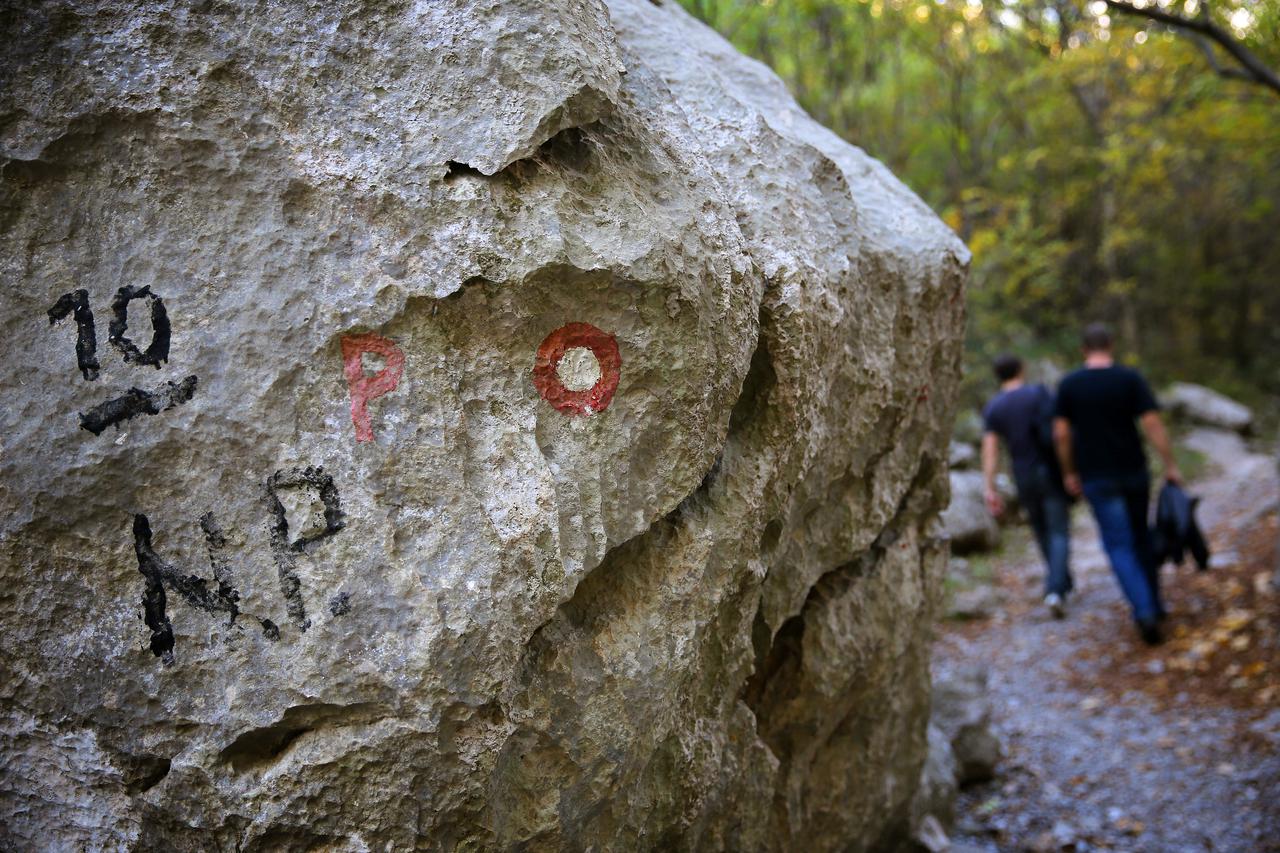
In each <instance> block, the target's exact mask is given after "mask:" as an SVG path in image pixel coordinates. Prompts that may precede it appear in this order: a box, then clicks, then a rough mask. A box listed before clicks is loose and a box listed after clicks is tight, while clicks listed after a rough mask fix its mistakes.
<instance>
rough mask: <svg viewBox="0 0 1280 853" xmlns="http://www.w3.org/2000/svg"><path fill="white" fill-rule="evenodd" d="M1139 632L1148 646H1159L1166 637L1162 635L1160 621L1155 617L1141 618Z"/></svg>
mask: <svg viewBox="0 0 1280 853" xmlns="http://www.w3.org/2000/svg"><path fill="white" fill-rule="evenodd" d="M1138 633H1139V634H1141V635H1142V642H1144V643H1146V644H1147V645H1148V646H1158V645H1160V643H1162V642H1163V641H1164V637H1162V636H1160V623H1159V622H1158V621H1156V620H1155V619H1142V620H1139V621H1138Z"/></svg>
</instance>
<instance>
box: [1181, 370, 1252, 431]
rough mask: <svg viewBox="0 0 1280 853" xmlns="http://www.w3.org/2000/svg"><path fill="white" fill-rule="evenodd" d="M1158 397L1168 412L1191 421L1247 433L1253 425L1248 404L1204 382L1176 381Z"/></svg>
mask: <svg viewBox="0 0 1280 853" xmlns="http://www.w3.org/2000/svg"><path fill="white" fill-rule="evenodd" d="M1160 399H1161V402H1162V403H1163V404H1164V406H1165V407H1166V408H1167V409H1168V410H1169V412H1170V413H1171V414H1173V415H1174V416H1176V417H1182V418H1185V419H1187V420H1189V421H1191V422H1193V423H1197V424H1203V425H1204V426H1210V427H1218V428H1219V429H1228V430H1232V431H1234V432H1238V433H1241V434H1242V435H1247V434H1248V433H1249V431H1250V430H1251V429H1252V428H1253V412H1252V411H1251V410H1250V409H1249V407H1248V406H1246V405H1244V404H1242V403H1237V402H1236V401H1235V400H1232V399H1231V398H1230V397H1227V396H1226V395H1224V394H1219V393H1218V392H1217V391H1214V390H1213V389H1212V388H1206V387H1204V386H1203V385H1194V384H1192V383H1190V382H1175V383H1173V384H1172V385H1170V386H1169V387H1168V389H1166V390H1165V392H1164V393H1163V394H1161V395H1160Z"/></svg>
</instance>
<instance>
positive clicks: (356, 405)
mask: <svg viewBox="0 0 1280 853" xmlns="http://www.w3.org/2000/svg"><path fill="white" fill-rule="evenodd" d="M367 352H371V353H373V354H374V355H380V356H382V358H383V360H384V361H385V362H386V364H385V365H383V368H382V369H381V370H379V371H378V372H377V373H373V374H366V373H365V372H364V362H363V360H362V357H363V356H364V354H365V353H367ZM342 372H343V373H345V374H346V377H347V389H348V390H349V391H350V393H351V422H352V423H353V424H355V427H356V441H357V442H360V441H373V424H372V423H371V422H370V421H369V401H370V400H375V399H377V398H378V397H381V396H382V395H383V394H386V393H387V392H388V391H394V390H395V388H396V386H397V385H399V384H400V374H401V373H403V372H404V351H403V350H401V349H400V347H398V346H396V345H395V344H394V343H393V342H392V341H391V340H390V339H389V338H384V337H382V336H381V335H375V334H374V333H373V332H367V333H365V334H363V335H348V336H347V337H345V338H343V339H342Z"/></svg>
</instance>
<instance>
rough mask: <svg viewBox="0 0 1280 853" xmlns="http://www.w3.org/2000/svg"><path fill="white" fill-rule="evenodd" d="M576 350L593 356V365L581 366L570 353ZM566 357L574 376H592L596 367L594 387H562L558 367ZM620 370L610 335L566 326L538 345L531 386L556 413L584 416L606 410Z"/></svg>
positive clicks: (592, 328) (615, 344) (585, 325)
mask: <svg viewBox="0 0 1280 853" xmlns="http://www.w3.org/2000/svg"><path fill="white" fill-rule="evenodd" d="M578 349H585V350H590V351H591V354H592V355H594V356H595V365H594V366H592V365H584V364H583V360H582V359H580V358H577V356H578V355H579V353H576V352H573V351H575V350H578ZM566 354H569V355H570V358H571V360H572V361H573V362H574V365H573V370H571V371H570V372H571V373H572V374H574V375H575V376H582V375H586V376H589V377H593V376H594V375H595V370H594V369H593V367H598V370H599V378H598V379H596V380H595V383H594V384H592V385H591V386H590V387H586V388H576V387H569V386H566V385H565V380H564V379H563V378H562V374H561V370H560V368H561V362H562V361H565V355H566ZM583 355H585V354H583ZM621 368H622V356H621V355H620V354H619V353H618V341H617V339H616V338H614V336H613V335H610V334H608V333H607V332H603V331H601V330H600V329H597V328H596V327H595V326H593V325H591V324H590V323H566V324H565V325H563V326H561V327H560V328H558V329H556V330H555V331H554V332H552V333H551V334H549V335H547V337H546V338H545V339H544V340H543V341H542V343H541V344H539V345H538V353H537V355H535V356H534V359H533V387H535V388H537V389H538V393H539V394H540V395H542V399H544V400H546V401H547V402H548V403H550V404H551V405H552V406H553V407H554V408H555V410H556V411H557V412H561V413H562V414H566V415H570V416H572V417H579V416H583V417H585V416H589V415H594V414H595V413H596V412H603V411H604V410H605V409H607V408H609V403H610V401H612V400H613V392H614V391H616V390H618V378H619V376H620V375H621ZM572 384H576V383H572V382H571V385H572Z"/></svg>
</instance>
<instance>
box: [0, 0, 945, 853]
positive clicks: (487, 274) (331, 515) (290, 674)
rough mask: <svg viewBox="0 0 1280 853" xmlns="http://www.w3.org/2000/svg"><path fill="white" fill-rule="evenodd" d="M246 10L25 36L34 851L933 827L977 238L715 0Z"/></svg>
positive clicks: (776, 841) (20, 827)
mask: <svg viewBox="0 0 1280 853" xmlns="http://www.w3.org/2000/svg"><path fill="white" fill-rule="evenodd" d="M200 8H201V10H202V11H199V12H197V11H193V7H191V6H190V5H189V4H181V3H177V2H164V0H156V2H148V3H142V4H125V5H115V6H111V5H101V6H99V5H89V4H84V5H83V7H81V8H75V9H71V8H68V7H67V6H65V5H63V4H55V3H47V4H39V3H31V4H26V5H23V6H21V7H18V8H17V9H16V10H11V11H10V12H9V13H8V15H7V17H6V22H7V23H9V24H10V26H9V28H8V30H9V35H10V44H11V47H12V49H10V50H6V51H5V53H4V55H3V57H0V80H3V85H0V134H2V138H0V157H2V158H3V159H2V160H0V168H2V172H0V177H2V180H0V215H2V217H3V222H4V228H3V229H0V235H2V236H0V271H2V272H3V280H4V282H5V285H4V290H3V297H4V302H3V305H2V306H0V323H2V324H3V326H2V328H3V332H4V334H5V335H6V336H7V339H8V340H10V341H11V342H15V343H16V342H21V343H20V344H17V349H16V351H15V352H16V353H19V354H20V355H17V356H16V357H13V358H9V359H6V360H5V362H4V365H3V368H0V369H2V370H3V371H4V376H3V382H4V387H5V388H6V389H7V397H6V404H5V406H4V408H3V411H2V413H0V425H2V427H3V429H2V430H0V435H3V460H2V461H0V475H2V476H0V572H2V573H3V589H4V594H3V599H0V614H3V615H2V618H3V621H4V631H3V634H2V639H0V651H2V652H3V654H2V655H0V660H2V662H0V683H2V684H3V685H4V689H3V693H0V733H2V737H3V740H4V747H5V748H4V751H3V757H2V758H0V767H2V770H3V777H4V779H5V784H4V786H3V787H2V788H0V827H2V829H0V834H2V835H3V838H2V839H0V840H2V841H3V846H4V847H6V848H8V849H27V848H31V847H33V846H54V847H61V848H66V849H139V850H153V849H164V850H196V849H199V850H209V849H218V850H233V849H234V850H245V851H249V850H290V849H296V850H302V849H329V850H371V849H379V850H381V849H415V848H416V849H440V850H451V849H523V850H561V849H588V848H592V849H597V850H693V849H698V850H717V849H720V850H764V849H779V850H780V849H794V848H795V846H796V845H797V844H801V843H803V844H804V845H805V846H806V847H808V848H812V849H815V850H825V849H852V850H857V849H865V848H869V847H872V846H876V845H880V844H885V843H888V841H889V840H892V839H895V838H905V837H906V836H907V835H908V834H909V832H910V827H909V823H910V808H911V801H912V796H913V792H914V790H915V787H916V784H917V781H918V779H919V776H920V770H921V766H922V764H923V762H924V758H925V754H926V739H925V721H926V718H927V716H928V703H929V700H928V695H929V686H928V667H927V658H928V642H929V641H928V633H929V629H928V626H929V625H930V624H931V621H932V618H933V615H934V609H935V608H936V606H937V597H938V581H939V579H940V577H941V574H942V572H943V569H944V566H945V561H946V549H945V545H944V544H942V542H941V541H940V540H939V539H938V538H937V537H936V535H935V532H934V531H933V529H932V528H933V524H934V523H935V522H934V519H935V517H936V514H937V512H938V510H939V509H940V507H941V505H942V504H943V503H944V502H945V491H946V481H945V476H946V469H947V456H948V439H949V435H948V432H949V427H950V420H951V416H952V411H951V408H952V398H953V393H954V389H955V386H956V382H957V379H958V370H959V367H958V365H959V353H960V347H961V333H962V325H963V302H964V300H963V286H964V277H965V267H966V264H967V259H968V256H967V252H966V251H965V249H964V248H963V246H962V245H960V243H959V242H958V241H957V240H956V239H955V237H954V236H953V235H952V234H951V233H950V232H949V231H948V230H947V229H946V228H945V226H943V225H942V224H941V223H940V222H939V221H938V220H937V219H936V218H935V217H934V216H933V215H932V214H931V213H930V212H929V211H928V210H927V208H926V207H925V206H924V205H923V204H922V203H921V202H920V201H919V200H918V199H917V198H916V197H915V196H913V195H912V194H911V193H910V192H909V191H908V190H907V189H905V188H904V187H903V186H902V185H901V184H900V183H898V182H897V181H896V180H895V179H894V178H893V177H892V176H891V175H890V174H889V173H888V172H887V170H886V169H885V168H884V167H883V166H881V165H880V164H879V163H877V162H875V161H874V160H872V159H870V158H869V157H867V156H866V155H865V154H863V153H862V152H861V151H859V150H857V149H855V148H852V147H850V146H849V145H847V144H845V143H843V142H842V141H840V140H839V139H837V138H836V137H835V136H834V135H832V134H830V133H829V132H828V131H826V130H825V129H823V128H821V127H820V126H818V125H816V124H815V123H813V122H812V121H811V120H810V119H809V118H808V117H807V116H806V115H804V114H803V113H802V112H801V111H800V110H799V108H798V107H797V106H796V105H795V104H794V102H793V101H792V100H791V98H790V97H789V95H788V94H787V93H786V91H785V89H784V87H783V86H782V84H781V83H780V82H779V81H778V80H777V79H776V78H775V77H774V76H773V75H772V74H771V73H770V72H769V71H768V70H767V69H765V68H764V67H763V66H761V65H758V64H756V63H754V62H751V61H749V60H746V59H744V58H743V57H741V56H740V55H738V54H736V53H735V52H734V51H733V50H732V49H731V48H730V47H729V46H728V45H727V44H726V43H725V42H724V41H722V40H721V39H720V38H719V37H717V36H715V35H714V34H713V33H711V32H710V31H709V30H707V29H705V28H704V27H702V26H701V25H699V24H697V23H696V22H694V21H693V20H692V19H691V18H689V17H688V16H687V15H686V14H685V13H683V12H682V11H680V10H679V9H678V8H676V7H675V5H674V4H672V3H669V2H664V3H661V4H654V3H652V2H649V0H616V2H614V3H611V4H610V6H609V7H608V8H606V7H604V6H603V5H601V4H600V3H599V2H593V0H582V2H576V3H572V4H558V5H557V4H550V5H548V4H541V3H531V2H503V3H499V2H482V0H457V2H451V3H441V4H412V5H410V4H403V3H395V2H379V0H371V2H364V3H358V4H357V3H355V2H352V0H339V2H337V3H324V4H321V3H284V2H275V3H269V4H266V6H264V7H256V8H255V9H254V10H253V11H242V10H241V9H240V7H238V6H236V5H234V4H228V5H222V4H211V5H205V6H201V7H200ZM624 71H625V73H624ZM584 351H589V354H588V353H587V352H584ZM592 360H594V362H595V364H594V367H593V365H592V364H591V362H592ZM593 380H594V384H589V383H591V382H592V381H593Z"/></svg>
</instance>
